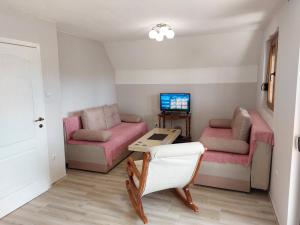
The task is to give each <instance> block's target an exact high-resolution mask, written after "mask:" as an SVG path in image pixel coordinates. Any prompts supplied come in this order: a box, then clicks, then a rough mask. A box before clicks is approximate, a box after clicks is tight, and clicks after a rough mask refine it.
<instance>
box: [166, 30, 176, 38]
mask: <svg viewBox="0 0 300 225" xmlns="http://www.w3.org/2000/svg"><path fill="white" fill-rule="evenodd" d="M166 37H167V38H168V39H173V38H174V37H175V33H174V31H173V30H168V32H167V34H166Z"/></svg>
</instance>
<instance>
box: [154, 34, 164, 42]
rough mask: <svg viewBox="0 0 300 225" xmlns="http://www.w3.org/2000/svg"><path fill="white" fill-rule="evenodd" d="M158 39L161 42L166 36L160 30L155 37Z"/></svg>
mask: <svg viewBox="0 0 300 225" xmlns="http://www.w3.org/2000/svg"><path fill="white" fill-rule="evenodd" d="M155 39H156V40H157V41H159V42H161V41H163V40H164V36H163V35H162V34H161V33H160V32H159V33H158V34H157V36H156V38H155Z"/></svg>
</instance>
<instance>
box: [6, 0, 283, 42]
mask: <svg viewBox="0 0 300 225" xmlns="http://www.w3.org/2000/svg"><path fill="white" fill-rule="evenodd" d="M284 1H285V0H0V9H2V10H12V11H17V12H23V13H26V14H30V15H33V16H35V17H38V18H41V19H45V20H50V21H54V22H56V23H57V27H58V29H59V30H60V31H63V32H67V33H70V34H74V35H78V36H83V37H89V38H92V39H96V40H100V41H114V40H136V39H145V38H147V32H148V31H149V30H150V29H151V27H152V26H154V25H155V24H156V23H161V22H164V23H168V24H170V25H171V26H173V28H174V30H175V32H176V35H179V36H190V35H196V34H204V33H216V32H221V31H229V30H237V29H240V28H244V27H252V28H260V27H261V26H263V25H264V22H265V21H266V20H267V19H268V18H269V16H270V14H271V13H272V12H273V11H274V10H275V9H276V8H277V7H278V6H279V5H280V4H281V3H282V2H284Z"/></svg>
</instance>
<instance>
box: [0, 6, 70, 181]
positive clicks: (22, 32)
mask: <svg viewBox="0 0 300 225" xmlns="http://www.w3.org/2000/svg"><path fill="white" fill-rule="evenodd" d="M0 27H1V29H0V37H4V38H10V39H16V40H20V41H26V42H32V43H37V44H40V48H41V61H42V74H43V81H44V91H45V93H46V94H47V96H48V97H45V103H46V106H45V107H46V122H47V133H48V146H49V147H48V148H49V161H50V176H51V181H52V182H55V181H57V180H58V179H60V178H61V177H63V176H65V174H66V171H65V157H64V144H63V130H62V122H61V90H60V80H59V66H58V51H57V34H56V26H55V24H54V23H48V22H44V21H41V20H37V19H34V18H31V17H27V16H21V15H15V14H13V13H11V12H7V11H5V12H4V11H2V10H0Z"/></svg>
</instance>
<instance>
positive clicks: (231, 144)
mask: <svg viewBox="0 0 300 225" xmlns="http://www.w3.org/2000/svg"><path fill="white" fill-rule="evenodd" d="M200 141H201V143H202V144H203V145H204V146H205V147H206V148H208V150H210V151H220V152H230V153H235V154H248V152H249V144H248V143H247V142H245V141H241V140H236V139H225V138H216V137H201V138H200Z"/></svg>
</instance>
